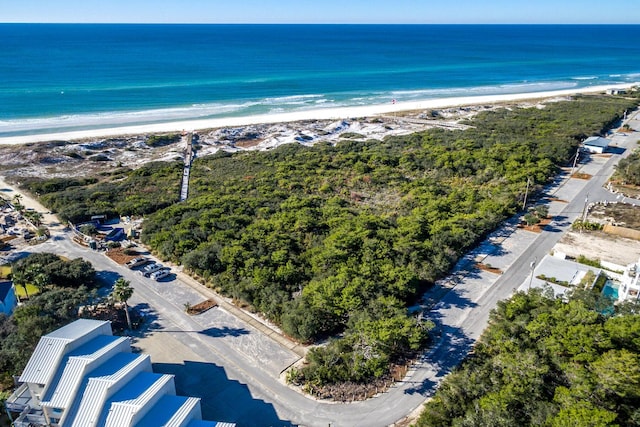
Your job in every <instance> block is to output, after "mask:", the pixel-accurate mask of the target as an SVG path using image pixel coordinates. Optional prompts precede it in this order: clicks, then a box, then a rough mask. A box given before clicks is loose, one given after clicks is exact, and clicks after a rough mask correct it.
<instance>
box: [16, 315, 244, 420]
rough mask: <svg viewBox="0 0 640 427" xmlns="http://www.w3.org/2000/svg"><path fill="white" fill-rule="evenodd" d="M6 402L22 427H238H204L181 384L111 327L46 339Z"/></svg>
mask: <svg viewBox="0 0 640 427" xmlns="http://www.w3.org/2000/svg"><path fill="white" fill-rule="evenodd" d="M19 382H20V383H21V385H20V386H19V387H18V389H17V390H16V391H15V392H14V393H13V394H12V395H11V396H10V397H9V398H8V399H7V401H6V403H5V406H6V409H7V412H8V413H12V414H18V416H17V417H16V419H15V421H14V425H15V426H16V427H31V426H53V427H66V426H70V427H74V426H75V427H97V426H107V427H127V426H176V427H196V426H197V427H232V426H234V425H235V424H230V423H217V422H214V421H203V420H202V416H201V410H200V399H198V398H194V397H185V396H176V390H175V384H174V377H173V375H167V374H156V373H154V372H153V369H152V367H151V359H150V357H149V356H148V355H145V354H135V353H132V352H131V343H130V340H129V338H128V337H118V336H113V335H112V331H111V324H110V323H109V322H106V321H99V320H89V319H80V320H76V321H75V322H73V323H71V324H69V325H67V326H64V327H62V328H60V329H58V330H56V331H53V332H52V333H50V334H48V335H45V336H44V337H42V338H41V339H40V342H39V343H38V345H37V347H36V349H35V350H34V352H33V354H32V355H31V358H30V359H29V362H28V363H27V366H26V367H25V369H24V371H23V372H22V375H21V376H20V379H19Z"/></svg>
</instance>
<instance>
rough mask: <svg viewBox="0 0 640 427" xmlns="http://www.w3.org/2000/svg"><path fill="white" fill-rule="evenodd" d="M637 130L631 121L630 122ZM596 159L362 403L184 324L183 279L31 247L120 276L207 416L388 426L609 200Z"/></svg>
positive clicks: (212, 316)
mask: <svg viewBox="0 0 640 427" xmlns="http://www.w3.org/2000/svg"><path fill="white" fill-rule="evenodd" d="M631 126H632V127H634V128H638V127H640V123H639V122H638V121H637V120H636V121H635V122H632V123H631ZM637 140H638V133H635V134H633V135H631V136H630V137H627V138H624V137H615V142H616V143H617V144H618V145H619V146H620V147H627V146H628V147H629V148H635V142H636V141H637ZM628 153H629V151H626V152H624V153H622V154H616V155H614V156H612V157H611V158H603V157H593V159H592V160H591V161H590V162H588V163H586V164H584V165H582V166H581V168H582V169H581V171H584V172H586V173H591V174H592V175H594V177H593V178H592V179H591V180H589V181H584V180H578V179H566V180H564V181H562V182H559V183H558V184H557V185H556V186H554V187H550V188H549V193H550V195H552V196H554V197H555V198H557V199H561V200H564V201H558V200H555V201H551V202H550V204H549V207H550V213H551V214H552V215H554V216H555V217H556V219H557V221H556V222H555V223H554V225H553V227H552V230H551V231H545V232H543V233H541V234H534V233H530V232H526V231H523V230H519V229H516V228H515V226H514V222H513V221H511V222H508V223H507V224H506V225H505V226H504V227H503V228H501V229H500V230H498V231H496V232H495V233H493V234H492V235H491V236H490V237H489V239H488V240H487V242H485V244H483V245H481V246H480V247H479V248H478V249H477V250H476V251H474V252H472V253H471V254H469V255H468V256H467V257H465V259H464V260H463V261H462V262H461V263H460V265H461V268H460V269H459V271H457V272H455V273H454V277H455V283H456V284H455V286H454V287H453V288H452V289H451V290H449V291H448V292H447V293H446V294H445V295H444V296H443V297H442V299H441V300H440V302H438V303H437V304H436V305H434V306H433V308H432V310H431V311H430V312H429V317H431V318H433V319H434V320H435V321H436V323H437V324H438V331H439V334H440V335H439V337H438V341H437V345H436V346H435V347H434V348H433V349H432V350H431V351H430V352H429V353H428V354H426V355H425V356H424V357H423V359H422V360H421V361H420V363H418V364H417V365H416V366H415V367H414V369H412V371H411V372H410V374H409V375H408V376H407V378H406V379H405V381H403V382H400V383H397V384H395V385H394V386H393V387H392V388H391V390H390V391H389V392H386V393H383V394H381V395H379V396H377V397H375V398H373V399H370V400H367V401H364V402H355V403H348V404H334V403H328V402H319V401H316V400H314V399H312V398H309V397H307V396H305V395H303V394H301V393H299V392H297V391H296V390H293V389H291V388H289V387H288V386H286V385H285V384H284V382H283V381H282V379H281V378H280V377H279V373H280V371H281V369H282V367H283V366H284V367H286V365H288V364H289V362H290V361H291V360H295V359H296V357H297V355H295V353H294V352H292V351H290V350H289V349H286V348H284V347H282V346H280V345H278V344H277V343H275V341H272V340H270V339H268V338H267V337H265V336H263V335H262V334H260V333H257V332H256V331H255V329H254V328H253V327H251V326H250V325H248V324H246V323H244V322H242V321H241V320H239V319H237V318H234V317H233V316H231V315H229V314H228V313H227V312H225V311H224V310H220V309H214V310H211V311H209V312H207V315H206V316H203V317H200V316H197V318H196V317H189V316H187V315H186V314H185V313H184V310H183V307H182V304H183V303H184V302H187V301H189V302H194V301H193V300H190V299H193V298H195V299H196V300H195V302H197V298H203V296H202V295H198V293H197V292H196V291H194V289H193V288H191V287H189V286H187V285H185V284H184V283H182V282H181V281H175V282H167V283H161V284H158V283H155V282H151V281H149V280H148V279H143V278H141V277H140V276H138V275H136V274H135V273H134V272H131V271H128V270H126V269H124V268H123V267H118V266H116V265H115V264H114V263H112V262H111V261H110V260H108V259H107V258H106V257H104V255H102V254H99V253H95V252H90V251H87V250H85V249H83V248H81V247H79V246H77V245H75V244H73V243H72V242H70V241H69V240H68V235H67V234H65V233H63V232H62V231H58V232H57V234H56V235H55V236H54V239H52V240H51V241H50V242H48V243H46V244H43V245H40V246H39V247H38V250H41V251H45V250H46V251H55V252H58V253H61V254H64V255H67V256H70V257H77V256H82V257H84V258H86V259H88V260H90V261H91V262H92V263H93V264H94V266H95V267H96V269H97V270H99V271H100V274H102V275H103V276H106V277H107V278H115V277H116V276H118V275H123V276H124V277H125V278H127V279H128V280H131V283H132V285H133V286H134V288H135V294H134V297H133V298H132V302H133V304H137V305H138V306H139V308H141V309H143V310H146V312H147V313H148V315H149V317H150V319H152V322H151V328H150V329H149V330H148V331H147V332H146V333H144V334H142V335H141V336H140V337H138V340H139V343H140V344H141V347H142V348H143V349H144V348H147V349H154V352H152V353H151V356H152V360H154V362H155V368H156V369H158V370H160V371H162V372H171V373H176V374H178V378H177V386H178V390H179V391H181V392H183V393H189V394H191V395H195V396H199V397H202V398H203V402H202V406H203V415H204V416H205V418H209V419H218V420H224V421H235V422H238V424H239V425H240V426H251V425H256V426H265V425H273V426H277V425H292V424H295V425H307V426H327V425H332V426H367V427H374V426H385V425H390V424H393V423H395V422H397V421H398V420H401V419H402V418H404V417H405V416H406V414H408V413H410V412H411V411H413V410H415V409H416V408H418V407H419V406H420V405H421V404H422V403H423V402H424V401H425V399H426V398H427V397H428V396H429V395H430V394H431V393H432V392H433V390H434V389H435V386H436V385H437V384H438V383H439V382H440V381H441V379H442V378H443V377H444V376H445V375H446V374H447V373H448V372H449V371H450V369H451V368H453V367H454V366H456V365H457V364H458V363H459V362H460V361H461V360H462V359H463V358H464V357H465V355H466V354H467V353H468V351H469V350H470V349H471V348H472V345H473V343H474V342H475V340H476V339H477V338H478V337H479V336H480V334H481V333H482V330H483V329H484V328H485V326H486V324H487V319H488V316H489V312H490V310H491V309H492V308H493V307H495V305H496V303H497V301H499V300H501V299H504V298H507V297H508V296H510V295H511V294H512V293H513V291H514V289H515V288H516V287H517V286H518V285H519V284H521V283H522V282H523V281H524V280H525V279H526V278H527V276H528V274H529V272H530V262H531V260H533V259H534V258H537V259H542V257H543V256H544V255H545V254H546V253H548V252H549V250H550V249H551V248H552V247H553V245H554V244H555V243H556V242H557V240H559V239H560V237H561V235H562V233H563V232H564V230H566V229H567V227H568V226H569V224H570V222H571V221H572V220H573V219H575V218H576V217H577V216H579V215H581V213H582V211H583V208H584V203H585V199H586V196H587V194H589V200H596V199H598V198H602V199H605V198H607V199H609V200H615V199H616V196H615V195H611V194H609V193H607V192H605V191H604V190H602V189H601V186H602V183H603V182H604V181H605V180H606V178H607V177H608V176H609V174H610V173H611V171H612V168H613V166H614V164H615V163H617V161H618V160H619V158H620V157H621V155H622V156H624V155H628ZM477 257H482V258H484V260H485V262H487V261H490V263H491V264H492V265H493V266H496V267H499V268H501V269H502V270H503V271H504V274H502V275H499V276H497V275H495V274H493V273H489V272H485V271H479V270H475V269H473V268H471V267H470V266H472V265H473V263H474V262H473V261H474V260H475V259H477Z"/></svg>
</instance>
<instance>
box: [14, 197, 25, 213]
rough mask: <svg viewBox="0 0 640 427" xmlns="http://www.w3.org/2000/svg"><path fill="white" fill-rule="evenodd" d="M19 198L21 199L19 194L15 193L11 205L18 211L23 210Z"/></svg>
mask: <svg viewBox="0 0 640 427" xmlns="http://www.w3.org/2000/svg"><path fill="white" fill-rule="evenodd" d="M21 200H22V195H21V194H16V195H15V196H13V207H14V208H15V210H17V211H18V212H20V213H22V212H23V211H24V206H23V205H22V203H21Z"/></svg>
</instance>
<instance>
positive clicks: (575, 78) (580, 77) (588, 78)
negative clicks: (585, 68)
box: [571, 76, 598, 80]
mask: <svg viewBox="0 0 640 427" xmlns="http://www.w3.org/2000/svg"><path fill="white" fill-rule="evenodd" d="M571 79H572V80H597V79H598V76H577V77H571Z"/></svg>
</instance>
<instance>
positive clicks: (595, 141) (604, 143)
mask: <svg viewBox="0 0 640 427" xmlns="http://www.w3.org/2000/svg"><path fill="white" fill-rule="evenodd" d="M583 144H584V145H590V146H592V147H601V148H607V147H608V146H609V140H608V139H606V138H602V137H600V136H590V137H589V138H587V139H585V140H584V142H583Z"/></svg>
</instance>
